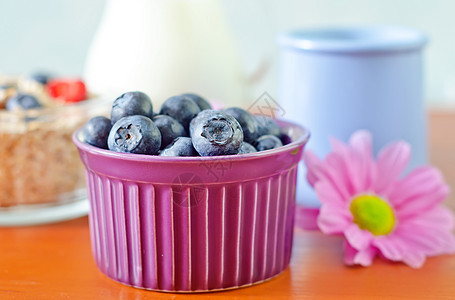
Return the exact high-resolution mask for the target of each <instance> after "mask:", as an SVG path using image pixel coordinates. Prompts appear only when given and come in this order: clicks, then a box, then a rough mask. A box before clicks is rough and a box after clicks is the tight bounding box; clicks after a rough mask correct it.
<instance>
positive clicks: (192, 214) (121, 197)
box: [73, 121, 309, 292]
mask: <svg viewBox="0 0 455 300" xmlns="http://www.w3.org/2000/svg"><path fill="white" fill-rule="evenodd" d="M279 125H280V126H281V128H282V129H283V131H284V132H285V133H287V134H288V135H289V136H290V137H291V139H292V141H293V142H292V143H290V144H287V145H285V146H283V147H280V148H278V149H273V150H268V151H263V152H258V153H252V154H244V155H231V156H217V157H161V156H149V155H138V154H126V153H117V152H112V151H108V150H103V149H99V148H96V147H93V146H90V145H88V144H86V143H84V142H83V141H82V135H81V130H78V131H76V132H75V133H74V135H73V141H74V143H75V144H76V146H77V148H78V149H79V154H80V157H81V159H82V162H83V163H84V165H85V167H86V175H87V187H88V197H89V200H90V205H91V210H90V214H89V220H90V232H91V243H92V249H93V255H94V257H95V260H96V263H97V265H98V267H99V268H100V270H101V271H102V272H103V273H104V274H106V275H107V276H108V277H110V278H112V279H114V280H116V281H119V282H121V283H124V284H127V285H131V286H134V287H138V288H145V289H151V290H158V291H167V292H202V291H211V290H222V289H230V288H237V287H242V286H247V285H251V284H254V283H258V282H261V281H264V280H267V279H269V278H272V277H273V276H275V275H277V274H279V273H280V272H282V271H283V270H284V269H285V268H286V267H287V266H288V264H289V260H290V257H291V248H292V237H293V225H294V207H295V185H296V175H297V164H298V162H299V161H300V159H301V156H302V152H303V147H304V145H305V144H306V142H307V141H308V138H309V132H308V131H307V130H305V129H304V128H302V127H300V126H298V125H295V124H293V123H289V122H285V121H280V122H279Z"/></svg>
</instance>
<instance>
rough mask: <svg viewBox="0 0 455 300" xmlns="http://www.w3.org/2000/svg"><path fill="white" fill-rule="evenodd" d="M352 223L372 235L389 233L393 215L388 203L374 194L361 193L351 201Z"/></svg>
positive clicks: (392, 223) (393, 218)
mask: <svg viewBox="0 0 455 300" xmlns="http://www.w3.org/2000/svg"><path fill="white" fill-rule="evenodd" d="M350 210H351V213H352V215H353V216H354V223H356V224H357V225H358V226H359V227H360V228H362V229H366V230H368V231H370V232H371V233H372V234H374V235H386V234H389V233H390V232H391V231H392V230H393V227H394V225H395V215H394V213H393V210H392V208H391V207H390V205H389V204H388V203H387V202H385V201H384V200H382V199H381V198H379V197H378V196H375V195H361V196H358V197H356V198H354V200H352V202H351V207H350Z"/></svg>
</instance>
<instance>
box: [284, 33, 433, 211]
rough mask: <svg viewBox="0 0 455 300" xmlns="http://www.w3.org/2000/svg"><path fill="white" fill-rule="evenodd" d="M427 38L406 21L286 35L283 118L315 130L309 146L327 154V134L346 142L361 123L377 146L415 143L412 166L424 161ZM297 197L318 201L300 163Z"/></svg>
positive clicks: (312, 204) (310, 203) (305, 201)
mask: <svg viewBox="0 0 455 300" xmlns="http://www.w3.org/2000/svg"><path fill="white" fill-rule="evenodd" d="M426 43H427V38H426V36H425V35H424V34H422V33H421V32H420V31H418V30H415V29H410V28H402V27H388V26H363V27H358V26H357V27H356V26H354V27H331V28H313V29H302V30H295V31H290V32H287V33H285V34H283V35H281V36H280V38H279V44H280V47H281V57H280V63H281V65H280V81H279V98H278V101H279V103H280V104H281V106H282V107H283V109H284V111H285V113H286V114H285V118H287V119H290V120H293V121H296V122H298V123H301V124H302V125H304V126H306V127H307V128H308V129H309V130H310V131H311V134H312V137H311V139H310V141H309V143H308V147H307V149H310V150H312V151H314V152H315V153H316V154H317V155H318V156H320V157H324V156H325V155H326V154H327V153H328V152H329V151H330V150H331V147H330V144H329V136H333V137H336V138H338V139H340V140H342V141H345V142H347V140H348V138H349V136H350V135H351V134H352V133H353V132H354V131H356V130H358V129H367V130H369V131H370V132H371V133H372V135H373V138H374V140H373V143H374V151H375V153H377V151H378V150H379V149H380V148H381V147H383V146H384V145H386V144H387V143H389V142H391V141H394V140H399V139H402V140H406V141H407V142H409V143H410V144H411V146H412V150H413V153H412V158H411V162H410V167H415V166H417V165H421V164H424V163H426V161H427V149H426V118H425V109H424V102H423V70H422V50H423V48H424V46H425V44H426ZM300 168H301V169H300V171H299V178H298V188H297V202H298V203H300V204H303V205H306V206H309V207H317V206H319V202H318V201H317V199H316V196H315V195H314V193H313V191H312V190H311V188H310V187H309V186H308V184H307V181H306V178H305V175H306V174H305V173H306V170H305V167H304V166H303V164H302V165H301V167H300Z"/></svg>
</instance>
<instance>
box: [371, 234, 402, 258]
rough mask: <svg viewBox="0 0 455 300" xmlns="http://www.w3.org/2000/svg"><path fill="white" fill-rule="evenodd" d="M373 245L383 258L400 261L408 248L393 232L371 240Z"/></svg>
mask: <svg viewBox="0 0 455 300" xmlns="http://www.w3.org/2000/svg"><path fill="white" fill-rule="evenodd" d="M373 245H374V246H376V247H377V248H378V249H379V251H380V252H381V253H382V255H383V256H384V257H385V258H387V259H390V260H392V261H402V260H403V257H404V254H405V253H406V251H407V250H408V249H407V247H406V245H405V244H404V242H403V241H402V240H401V239H400V238H399V237H397V235H395V234H390V235H384V236H380V237H378V238H376V239H375V240H374V241H373Z"/></svg>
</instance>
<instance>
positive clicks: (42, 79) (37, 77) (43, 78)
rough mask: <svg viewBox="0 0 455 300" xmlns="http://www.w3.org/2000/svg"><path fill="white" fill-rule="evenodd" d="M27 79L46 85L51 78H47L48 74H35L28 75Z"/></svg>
mask: <svg viewBox="0 0 455 300" xmlns="http://www.w3.org/2000/svg"><path fill="white" fill-rule="evenodd" d="M29 78H30V79H31V80H33V81H36V82H38V83H40V84H42V85H46V84H47V82H48V81H49V79H51V76H49V74H46V73H41V72H37V73H32V74H30V76H29Z"/></svg>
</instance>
